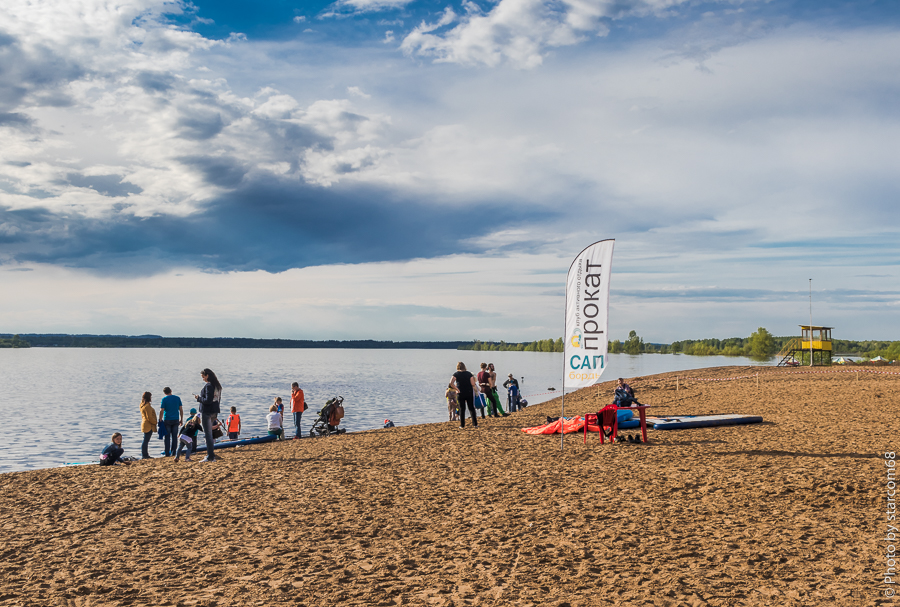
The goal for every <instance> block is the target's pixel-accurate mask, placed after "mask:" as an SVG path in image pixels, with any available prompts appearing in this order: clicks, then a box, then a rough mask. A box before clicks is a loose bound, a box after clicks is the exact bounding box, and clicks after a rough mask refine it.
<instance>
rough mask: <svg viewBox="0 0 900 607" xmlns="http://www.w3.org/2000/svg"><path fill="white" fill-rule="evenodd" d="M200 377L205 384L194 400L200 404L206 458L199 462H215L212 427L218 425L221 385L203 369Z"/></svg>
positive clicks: (209, 371)
mask: <svg viewBox="0 0 900 607" xmlns="http://www.w3.org/2000/svg"><path fill="white" fill-rule="evenodd" d="M200 377H201V378H202V379H203V381H205V382H206V385H204V386H203V389H202V390H200V394H194V398H195V399H196V400H197V402H198V403H200V420H201V424H202V425H203V435H204V436H205V437H206V457H204V458H203V459H202V460H201V461H204V462H214V461H216V452H215V447H214V445H215V441H216V439H215V438H213V427H214V426H215V425H216V424H217V423H218V417H219V403H220V402H221V400H222V384H220V383H219V378H218V377H216V374H215V373H213V372H212V370H210V369H203V370H202V371H201V372H200Z"/></svg>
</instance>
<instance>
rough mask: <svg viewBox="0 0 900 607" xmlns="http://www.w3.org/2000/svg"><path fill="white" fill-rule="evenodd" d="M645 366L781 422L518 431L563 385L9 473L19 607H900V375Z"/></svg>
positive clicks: (574, 404)
mask: <svg viewBox="0 0 900 607" xmlns="http://www.w3.org/2000/svg"><path fill="white" fill-rule="evenodd" d="M756 373H759V385H758V387H757V381H756V377H755V375H756ZM676 375H678V376H679V380H678V384H679V390H678V391H677V392H676V390H675V387H676ZM744 375H751V377H750V378H745V379H739V380H731V381H697V380H696V378H703V379H716V378H728V377H735V376H744ZM692 378H695V379H692ZM609 379H610V380H614V379H615V378H609ZM613 383H614V382H613V381H607V382H605V383H603V384H601V385H600V386H599V387H592V388H588V389H584V390H581V391H579V392H577V393H575V394H573V395H570V396H567V397H566V412H567V414H577V413H586V412H595V411H596V410H597V409H598V408H599V407H600V406H602V405H603V404H606V403H608V402H610V401H611V395H612V386H613ZM630 383H631V384H632V385H633V386H634V387H635V388H636V390H637V392H638V396H639V398H641V400H642V401H644V402H646V403H648V404H650V405H653V406H654V407H656V408H654V409H652V412H653V414H660V415H666V414H670V415H671V414H685V415H686V414H705V413H747V414H754V415H761V416H763V418H764V420H765V422H764V423H763V424H757V425H753V426H734V427H725V428H709V429H693V430H681V431H674V430H673V431H666V432H662V431H653V430H651V431H650V440H651V444H649V445H628V444H619V445H610V444H606V445H601V444H600V442H599V439H598V438H597V436H596V435H592V436H590V437H589V439H588V444H587V445H583V444H582V437H581V435H567V437H566V442H565V444H566V448H565V452H564V453H560V449H559V442H560V441H559V436H558V435H556V436H528V435H525V434H524V433H522V432H521V431H520V429H521V428H522V427H525V426H533V425H539V424H541V423H543V422H544V421H545V418H546V416H548V415H559V405H560V403H559V399H555V400H553V401H550V402H548V403H544V404H541V405H538V406H533V407H529V408H528V409H526V410H525V411H524V412H521V413H516V414H514V415H512V416H510V417H507V418H503V419H489V420H485V421H484V422H483V423H481V424H480V425H479V427H478V428H477V429H476V428H471V427H467V428H466V429H464V430H461V429H459V428H458V427H457V424H455V423H443V424H427V425H422V426H413V427H404V428H395V429H390V430H375V431H369V432H364V433H351V434H347V435H343V436H334V437H327V438H324V439H316V440H301V441H285V442H283V443H277V444H266V445H257V446H252V447H245V448H240V449H231V450H225V451H222V452H221V453H222V458H223V459H222V460H221V461H220V462H218V463H215V464H201V463H199V462H197V461H196V460H195V461H194V462H190V463H180V464H175V463H174V462H172V460H171V459H162V458H159V459H154V460H152V461H144V462H138V463H136V464H134V465H131V466H127V467H126V466H117V467H114V468H100V467H97V466H84V467H70V468H56V469H48V470H38V471H32V472H21V473H10V474H4V475H2V476H0V529H2V544H0V569H2V576H0V605H23V606H24V605H29V606H31V605H67V606H79V607H80V606H87V605H179V606H181V605H199V606H226V605H323V606H324V605H435V606H450V605H522V606H530V605H555V606H558V607H565V606H567V605H568V606H573V607H574V606H579V605H655V606H660V607H662V606H665V607H674V606H680V605H689V606H692V607H696V606H699V605H716V606H725V605H728V606H732V605H734V606H737V605H839V606H857V605H859V606H863V605H878V604H885V605H891V604H894V601H895V599H893V598H886V597H885V596H884V591H885V589H886V588H887V587H886V586H885V585H883V584H882V583H881V582H882V580H883V575H882V574H883V572H884V568H885V566H886V563H885V549H886V544H887V543H888V542H885V541H884V540H883V538H884V537H885V534H886V530H887V522H886V517H885V507H886V499H887V498H886V484H887V479H886V466H885V464H884V452H885V451H891V450H900V449H898V448H900V443H898V442H897V437H898V436H900V421H898V394H900V376H897V375H879V374H874V373H865V372H863V373H860V374H859V379H858V380H857V375H856V374H855V373H837V372H834V373H818V374H802V373H798V372H797V370H796V369H795V370H784V369H774V368H769V367H762V368H760V367H752V368H750V367H723V368H717V369H705V370H702V371H693V372H679V373H677V374H676V373H671V374H663V375H655V376H652V377H643V378H636V379H633V380H632V381H631V382H630ZM348 405H349V406H352V403H348ZM158 444H161V443H159V442H158V441H154V445H158ZM138 447H139V445H134V444H130V445H126V448H127V449H128V452H129V453H131V454H135V453H137V452H138ZM155 451H158V449H155ZM197 459H199V458H197Z"/></svg>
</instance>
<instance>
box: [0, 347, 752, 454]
mask: <svg viewBox="0 0 900 607" xmlns="http://www.w3.org/2000/svg"><path fill="white" fill-rule="evenodd" d="M460 360H462V361H463V362H465V363H466V366H467V367H468V368H469V370H477V367H478V364H479V363H481V362H493V363H494V364H495V366H496V368H497V374H498V377H499V378H501V383H502V381H503V380H504V379H505V378H506V376H507V374H508V373H513V374H514V375H515V376H516V377H517V378H519V379H520V382H521V386H522V392H523V394H524V395H525V396H526V397H528V400H529V402H531V403H532V404H537V403H540V402H543V401H546V400H549V399H551V398H553V396H554V395H553V394H552V393H550V394H544V393H546V392H547V389H548V388H550V387H554V388H556V389H557V390H559V388H561V379H560V378H561V376H562V354H550V353H542V352H469V351H457V350H337V349H321V350H316V349H290V350H274V349H260V350H255V349H221V350H216V349H207V348H204V349H158V350H157V349H118V348H109V349H107V348H29V349H22V350H18V349H0V420H2V423H3V428H4V433H3V435H4V441H3V443H2V444H0V472H11V471H15V470H27V469H32V468H48V467H53V466H58V465H61V464H63V463H66V462H80V461H96V460H97V459H98V457H99V453H100V451H101V450H102V449H103V447H104V446H105V445H106V444H107V443H108V442H109V437H110V435H111V434H112V433H113V432H121V433H122V434H123V435H124V441H123V446H124V447H125V453H126V455H132V456H140V444H141V438H142V435H141V432H140V426H141V415H140V409H139V403H140V399H141V394H142V393H143V392H145V391H149V392H152V393H153V405H154V408H155V409H157V411H158V410H159V401H160V400H161V399H162V397H163V392H162V389H163V387H165V386H170V387H171V388H172V390H173V393H174V394H176V395H178V396H180V397H181V399H182V401H183V402H184V405H185V415H187V410H188V409H190V407H192V406H195V404H194V400H193V398H192V397H191V393H192V392H193V393H199V392H200V389H201V388H202V387H203V382H202V380H201V379H200V370H201V369H203V368H204V367H209V368H211V369H212V370H213V371H215V372H216V374H217V375H218V377H219V380H220V381H221V382H222V385H223V392H222V406H223V409H222V410H223V412H227V408H228V407H231V406H235V407H237V410H238V413H239V414H240V415H241V421H242V424H243V431H242V433H241V437H242V438H246V437H249V436H258V435H264V434H266V420H265V415H266V413H268V407H269V405H271V404H272V402H273V400H274V399H275V397H276V396H281V397H282V398H283V399H284V400H285V402H286V403H288V409H289V408H290V399H289V396H290V391H291V389H290V385H291V382H293V381H296V382H299V383H300V387H301V388H303V391H304V393H305V395H306V401H307V403H308V404H309V409H308V410H307V412H306V413H305V414H304V416H303V429H304V432H306V431H308V429H309V427H310V426H311V425H312V423H313V421H314V420H315V418H316V417H317V416H316V413H317V412H318V410H319V409H320V408H321V407H322V406H323V405H324V404H325V401H326V400H328V399H329V398H331V397H333V396H336V395H341V396H343V397H344V407H345V410H346V417H345V418H344V420H343V422H342V424H341V426H342V427H346V428H347V430H348V431H350V432H352V431H357V430H369V429H372V428H380V427H381V426H382V424H383V422H384V419H385V418H389V419H391V420H393V421H394V423H396V424H397V425H410V424H421V423H428V422H439V421H444V420H446V419H447V407H446V404H445V401H444V390H445V389H446V387H447V383H448V382H449V381H450V376H451V375H452V373H453V371H455V368H456V363H457V362H458V361H460ZM609 360H610V362H609V366H608V367H607V369H606V372H605V373H604V380H608V379H613V378H615V377H619V376H622V377H633V376H637V375H649V374H653V373H663V372H666V371H676V370H687V369H696V368H701V367H717V366H723V365H746V364H759V363H752V362H751V361H750V360H749V359H746V358H738V357H724V356H707V357H697V356H683V355H677V354H644V355H641V356H629V355H627V354H611V355H610V356H609ZM523 378H524V380H523ZM557 394H558V392H557ZM501 399H502V400H503V402H505V391H503V390H502V389H501ZM285 421H286V429H285V432H286V434H287V435H289V436H292V435H293V429H292V428H287V425H288V420H285ZM150 447H151V455H154V456H156V455H157V454H158V453H159V452H160V451H161V449H162V441H160V440H157V439H156V435H155V434H154V438H153V439H152V441H151V443H150Z"/></svg>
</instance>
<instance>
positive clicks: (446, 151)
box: [0, 0, 900, 343]
mask: <svg viewBox="0 0 900 607" xmlns="http://www.w3.org/2000/svg"><path fill="white" fill-rule="evenodd" d="M898 99H900V7H898V5H897V4H896V2H893V1H865V0H862V1H856V2H845V1H835V0H820V1H801V0H797V1H789V0H787V1H783V2H779V1H770V2H766V1H762V0H727V1H721V2H715V1H713V2H699V1H687V0H552V1H541V0H479V1H469V0H465V1H463V2H458V1H447V0H338V1H336V2H327V1H318V0H316V1H309V2H287V1H285V0H270V1H265V0H258V1H256V2H252V3H251V2H241V1H223V0H216V1H213V0H198V1H196V2H193V3H188V2H181V1H174V2H173V1H172V0H165V1H162V0H116V1H115V2H113V1H110V0H65V1H56V0H45V1H43V2H39V3H36V2H32V1H30V0H5V1H4V2H3V3H2V5H0V333H99V334H125V335H140V334H159V335H165V336H198V337H200V336H203V337H217V336H224V337H260V338H288V339H386V340H458V339H481V340H506V341H514V342H519V341H531V340H534V339H543V338H547V337H559V336H560V335H562V327H563V313H564V285H565V275H566V272H567V270H568V267H569V264H570V263H571V260H572V259H573V258H574V256H575V255H576V254H577V253H578V252H579V251H580V250H582V249H583V248H584V247H585V246H587V245H588V244H590V243H592V242H594V241H597V240H602V239H607V238H614V239H615V240H616V247H615V254H614V258H613V268H612V272H613V273H612V279H611V291H610V326H609V331H610V338H611V339H625V338H626V337H627V335H628V332H629V331H630V330H636V331H637V332H638V334H639V335H641V336H642V337H643V338H644V340H645V341H648V342H657V343H668V342H671V341H675V340H681V339H700V338H708V337H719V338H725V337H733V336H748V335H750V333H751V332H753V331H755V330H756V329H757V327H760V326H763V327H766V328H767V329H768V330H769V331H771V332H772V333H774V334H775V335H793V334H796V333H798V328H797V325H799V324H802V323H808V322H809V317H810V316H809V314H810V287H811V290H812V320H813V324H821V325H827V326H833V327H835V330H834V337H835V338H839V339H892V340H897V339H900V322H898V321H897V318H898V314H900V212H898V198H900V196H898V195H900V170H898V169H900V104H898V103H897V100H898ZM810 279H811V282H810Z"/></svg>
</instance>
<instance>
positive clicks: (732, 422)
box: [619, 413, 763, 430]
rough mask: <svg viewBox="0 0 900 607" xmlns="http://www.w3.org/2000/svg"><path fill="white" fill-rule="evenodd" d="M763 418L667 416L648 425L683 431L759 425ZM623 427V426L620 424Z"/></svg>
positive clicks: (650, 419)
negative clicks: (686, 429)
mask: <svg viewBox="0 0 900 607" xmlns="http://www.w3.org/2000/svg"><path fill="white" fill-rule="evenodd" d="M762 420H763V418H762V417H760V416H758V415H740V414H737V413H725V414H722V415H665V416H660V417H652V418H649V417H648V418H647V425H648V426H651V427H652V428H653V429H654V430H683V429H685V428H710V427H713V426H737V425H741V424H758V423H760V422H762ZM619 427H620V428H621V427H622V424H619Z"/></svg>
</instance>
